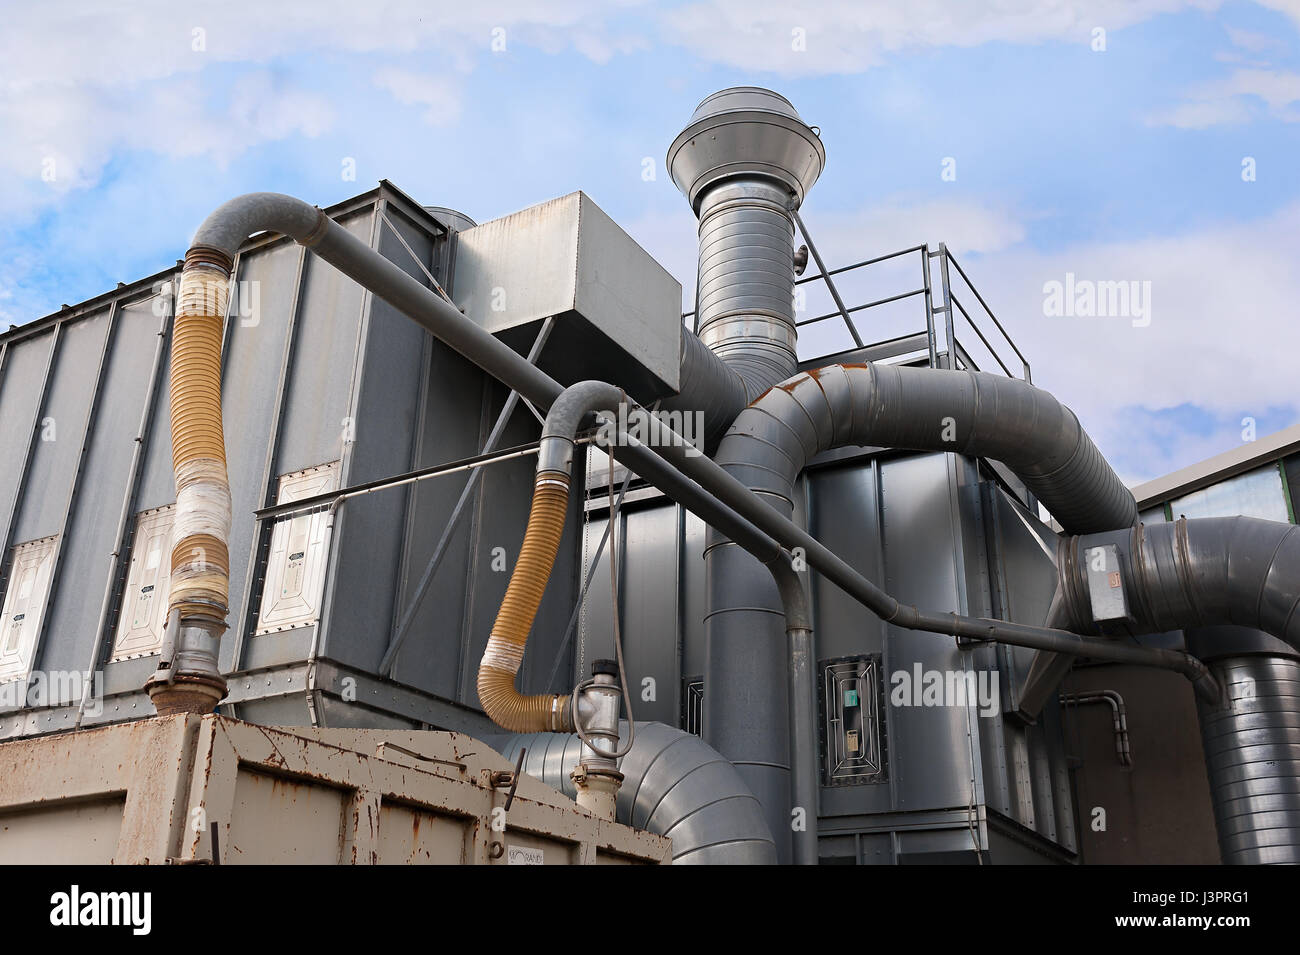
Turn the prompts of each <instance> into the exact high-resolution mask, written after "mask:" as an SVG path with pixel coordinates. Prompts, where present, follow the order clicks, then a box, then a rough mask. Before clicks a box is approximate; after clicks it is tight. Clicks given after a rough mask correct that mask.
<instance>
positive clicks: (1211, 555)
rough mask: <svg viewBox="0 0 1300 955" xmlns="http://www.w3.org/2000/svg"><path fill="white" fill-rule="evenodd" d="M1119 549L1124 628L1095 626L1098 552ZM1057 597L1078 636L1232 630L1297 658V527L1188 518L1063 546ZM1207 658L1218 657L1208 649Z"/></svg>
mask: <svg viewBox="0 0 1300 955" xmlns="http://www.w3.org/2000/svg"><path fill="white" fill-rule="evenodd" d="M1108 546H1109V547H1114V548H1115V555H1116V557H1117V558H1118V561H1119V566H1118V567H1112V566H1110V563H1109V562H1110V560H1111V558H1110V557H1109V556H1106V557H1104V558H1103V559H1104V560H1105V561H1106V563H1107V565H1106V567H1105V568H1103V569H1104V570H1105V571H1107V572H1112V571H1118V572H1119V573H1120V579H1121V583H1122V592H1123V596H1124V598H1125V601H1126V602H1127V605H1128V617H1127V619H1124V618H1118V619H1114V620H1109V621H1106V620H1103V621H1100V622H1099V621H1096V620H1094V619H1093V609H1092V594H1091V591H1090V589H1089V576H1090V575H1089V569H1090V566H1097V565H1096V564H1095V563H1094V555H1095V554H1096V553H1097V551H1096V550H1095V549H1096V548H1107V547H1108ZM1057 574H1058V581H1057V598H1058V601H1059V603H1060V606H1061V612H1062V613H1063V615H1064V617H1063V619H1064V623H1065V625H1066V626H1067V627H1068V628H1069V629H1070V630H1073V631H1075V632H1076V633H1100V632H1107V633H1129V634H1143V633H1160V632H1163V631H1166V630H1180V629H1190V628H1196V627H1214V626H1220V625H1224V624H1235V625H1237V626H1239V627H1252V628H1254V629H1257V630H1262V631H1264V632H1265V633H1267V634H1271V635H1272V636H1274V637H1277V638H1278V639H1279V640H1281V641H1282V642H1283V643H1286V644H1289V645H1290V646H1291V647H1292V648H1294V649H1296V650H1300V612H1297V611H1298V610H1300V586H1298V582H1300V526H1298V525H1295V524H1281V523H1278V522H1276V521H1264V520H1259V519H1258V518H1254V517H1207V518H1200V519H1197V520H1187V519H1186V518H1182V519H1180V520H1177V521H1174V522H1172V523H1160V524H1139V525H1137V526H1136V527H1132V528H1125V529H1124V530H1120V531H1111V532H1109V533H1098V534H1088V535H1085V536H1081V537H1068V538H1063V539H1062V540H1061V541H1060V543H1059V544H1058V545H1057ZM1204 650H1205V652H1206V654H1207V655H1209V654H1210V653H1212V650H1213V648H1211V647H1205V648H1204Z"/></svg>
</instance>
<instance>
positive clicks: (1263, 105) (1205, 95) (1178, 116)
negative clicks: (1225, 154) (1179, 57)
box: [1148, 68, 1300, 129]
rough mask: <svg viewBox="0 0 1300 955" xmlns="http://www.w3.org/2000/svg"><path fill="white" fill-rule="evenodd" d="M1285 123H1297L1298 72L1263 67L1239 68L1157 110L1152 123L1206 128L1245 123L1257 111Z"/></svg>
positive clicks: (1299, 118)
mask: <svg viewBox="0 0 1300 955" xmlns="http://www.w3.org/2000/svg"><path fill="white" fill-rule="evenodd" d="M1261 113H1262V114H1264V115H1267V116H1271V117H1273V118H1274V119H1280V120H1282V121H1283V122H1287V123H1296V122H1300V73H1291V72H1288V71H1285V70H1275V69H1266V68H1255V69H1240V70H1236V71H1234V72H1233V73H1232V74H1230V75H1229V76H1226V77H1224V78H1223V79H1221V80H1217V81H1215V82H1213V83H1207V84H1205V85H1203V86H1201V87H1199V88H1197V89H1196V90H1193V91H1192V92H1191V94H1190V99H1189V101H1188V102H1186V103H1182V104H1180V105H1178V106H1176V107H1174V108H1172V109H1169V110H1165V111H1163V112H1160V113H1156V114H1154V115H1153V116H1151V117H1150V118H1149V120H1148V122H1150V123H1151V124H1152V125H1157V126H1177V127H1179V128H1181V129H1205V128H1206V127H1209V126H1217V125H1220V124H1225V123H1244V122H1248V121H1250V120H1252V119H1254V118H1256V117H1257V116H1258V115H1260V114H1261Z"/></svg>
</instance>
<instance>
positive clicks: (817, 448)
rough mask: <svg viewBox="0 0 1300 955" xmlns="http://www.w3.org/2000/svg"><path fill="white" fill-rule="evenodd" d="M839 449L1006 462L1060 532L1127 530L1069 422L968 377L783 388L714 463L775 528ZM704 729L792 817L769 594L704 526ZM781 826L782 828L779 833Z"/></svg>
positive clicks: (982, 377) (1094, 459)
mask: <svg viewBox="0 0 1300 955" xmlns="http://www.w3.org/2000/svg"><path fill="white" fill-rule="evenodd" d="M845 445H866V446H872V447H887V448H908V449H914V450H929V451H955V452H959V453H962V454H970V455H977V456H980V457H991V458H996V459H998V460H1001V461H1003V462H1004V463H1005V464H1007V465H1008V466H1009V467H1010V468H1012V470H1014V471H1015V472H1016V473H1017V475H1018V476H1019V477H1020V478H1021V479H1022V480H1023V481H1024V482H1025V484H1026V485H1027V486H1028V487H1029V488H1030V490H1031V491H1033V492H1034V494H1036V495H1037V496H1038V498H1039V499H1040V500H1042V501H1043V502H1044V503H1045V504H1046V505H1047V507H1048V508H1049V509H1050V510H1051V511H1052V513H1053V514H1054V515H1056V516H1057V518H1058V520H1060V521H1061V522H1062V524H1064V525H1065V526H1066V527H1071V528H1076V529H1078V528H1090V529H1101V528H1110V527H1125V526H1128V525H1130V524H1132V523H1133V522H1134V521H1135V520H1136V519H1137V506H1136V504H1135V503H1134V501H1133V495H1132V494H1130V493H1129V491H1128V489H1127V488H1126V487H1125V486H1124V484H1123V482H1122V481H1120V479H1119V477H1118V476H1117V475H1116V474H1115V472H1114V471H1112V470H1111V468H1110V466H1109V465H1107V464H1106V461H1105V459H1104V458H1102V456H1101V453H1100V452H1099V451H1098V450H1097V448H1096V447H1095V446H1094V445H1093V443H1092V441H1091V440H1089V438H1088V436H1087V434H1086V433H1084V431H1083V429H1082V428H1081V427H1080V426H1079V422H1078V419H1077V418H1075V416H1074V415H1073V414H1072V413H1071V412H1070V410H1069V409H1068V408H1066V407H1065V406H1064V405H1062V404H1061V403H1060V402H1058V401H1057V400H1056V399H1055V398H1053V397H1052V396H1051V395H1050V394H1048V393H1047V392H1045V391H1042V390H1041V389H1039V388H1035V387H1033V386H1032V385H1029V384H1027V383H1025V382H1023V381H1018V380H1016V379H1012V378H1003V377H1001V376H996V375H988V374H982V373H980V372H970V371H948V370H943V369H933V368H908V367H901V366H896V365H870V364H864V365H831V366H828V367H826V368H822V369H819V370H818V371H815V372H807V373H804V374H801V375H798V376H796V377H794V378H791V379H789V380H787V381H785V382H783V383H782V384H781V385H780V386H779V387H777V388H773V389H772V390H771V391H769V392H767V394H765V395H764V396H763V397H762V398H760V399H759V400H758V401H757V402H755V403H754V404H753V405H751V406H750V407H749V408H748V409H746V410H745V411H743V412H742V413H741V414H740V416H739V417H737V419H736V422H735V424H734V425H732V427H731V430H730V431H728V432H727V435H726V437H725V438H723V440H722V443H721V445H720V447H719V448H718V453H717V455H716V461H717V463H718V464H719V465H720V466H721V467H722V468H723V469H724V470H725V471H727V472H728V473H729V474H731V475H732V476H733V477H735V478H737V479H738V480H739V481H740V482H741V483H742V484H744V485H745V486H747V487H748V488H749V489H750V490H751V491H753V492H754V493H755V494H758V495H759V496H760V497H761V498H762V499H763V500H765V501H766V502H767V503H768V505H769V506H770V507H772V508H773V509H774V510H775V511H777V513H779V514H780V515H781V516H782V517H783V518H787V519H788V518H790V517H791V516H792V514H793V512H794V485H795V481H796V480H797V479H798V477H799V473H800V472H801V471H802V470H803V469H804V466H805V465H806V464H807V462H808V461H810V460H811V459H812V458H813V457H814V456H816V455H817V454H818V453H820V452H822V451H826V450H830V449H831V448H836V447H841V446H845ZM705 560H706V566H707V582H708V616H707V618H706V620H707V624H706V632H707V639H708V651H707V655H706V657H705V667H704V699H703V704H702V705H703V714H704V719H703V733H704V737H705V739H707V740H708V741H709V742H710V743H711V744H712V745H713V746H715V747H717V748H718V750H719V751H720V752H722V753H725V754H727V755H728V756H730V757H731V758H732V759H733V760H734V761H735V762H736V764H737V766H738V767H740V769H741V772H742V773H743V774H744V776H745V778H746V779H747V780H748V782H749V784H750V786H751V787H752V788H753V789H754V792H755V793H756V794H757V795H758V797H759V798H760V799H761V800H763V801H764V804H765V805H767V806H768V807H769V814H770V815H769V817H770V818H771V819H772V820H773V826H774V827H775V826H776V822H775V820H776V819H777V818H782V819H787V820H788V818H789V812H790V807H789V804H788V802H787V801H786V800H785V799H784V798H783V796H784V794H786V793H788V792H789V789H790V783H789V773H790V769H789V767H790V764H791V762H792V761H793V762H794V763H795V764H796V765H798V766H802V767H803V768H801V769H800V770H799V772H800V773H808V772H810V770H809V769H808V768H807V767H808V766H809V765H811V766H812V767H813V769H812V770H811V771H813V772H815V765H816V764H815V754H812V753H803V752H799V751H796V752H794V753H791V752H790V747H789V745H788V739H787V736H786V734H785V733H784V732H783V730H784V727H785V726H786V725H787V724H788V722H789V719H788V714H787V712H786V707H787V704H786V697H785V693H784V690H785V686H786V680H785V678H784V666H785V653H784V645H785V629H784V626H783V623H782V619H781V616H780V613H781V603H780V599H779V596H778V594H777V592H776V589H775V587H774V586H773V585H772V583H771V581H770V580H769V579H768V577H767V575H765V574H763V573H761V572H759V568H758V566H757V564H756V562H755V560H754V558H753V557H751V556H750V555H749V554H747V553H746V552H745V551H744V550H742V549H741V548H739V547H736V546H734V545H733V544H732V543H731V542H730V541H729V540H728V539H727V538H726V537H725V536H724V535H723V534H721V533H719V532H718V531H716V530H713V529H710V531H709V537H708V543H707V546H706V549H705ZM786 826H787V828H788V822H787V823H786Z"/></svg>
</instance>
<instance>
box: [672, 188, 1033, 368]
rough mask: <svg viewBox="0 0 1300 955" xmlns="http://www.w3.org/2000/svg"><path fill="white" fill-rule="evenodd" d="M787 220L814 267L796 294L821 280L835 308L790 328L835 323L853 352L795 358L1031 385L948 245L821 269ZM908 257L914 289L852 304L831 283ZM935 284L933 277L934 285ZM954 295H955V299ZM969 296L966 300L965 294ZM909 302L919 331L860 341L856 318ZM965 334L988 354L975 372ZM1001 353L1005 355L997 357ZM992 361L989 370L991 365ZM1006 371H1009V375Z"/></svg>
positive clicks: (1018, 355) (1025, 364) (1018, 354)
mask: <svg viewBox="0 0 1300 955" xmlns="http://www.w3.org/2000/svg"><path fill="white" fill-rule="evenodd" d="M794 217H795V222H796V224H797V225H798V226H799V231H800V232H801V233H802V234H803V238H804V242H805V243H806V245H807V246H808V251H809V252H810V256H809V258H810V260H811V261H810V264H814V265H815V268H816V273H815V274H809V275H805V276H803V277H801V278H799V279H797V280H796V282H795V287H796V289H798V288H800V287H801V286H807V285H810V284H812V283H822V285H823V286H824V287H825V289H826V291H827V292H828V293H829V295H830V298H831V300H832V301H833V302H834V303H835V308H834V309H833V310H831V311H827V312H825V313H823V314H819V315H814V316H812V317H811V318H797V319H796V321H795V326H796V327H797V328H805V327H807V326H810V325H816V324H819V323H821V322H825V321H829V320H831V319H835V318H838V319H839V320H840V321H841V322H842V323H843V325H844V328H845V330H846V331H847V332H848V334H849V336H850V337H851V338H852V340H853V347H852V348H850V349H847V350H845V351H839V352H830V353H826V354H821V355H815V356H804V355H801V356H800V358H801V360H803V361H810V360H811V361H822V362H823V363H825V361H824V360H825V359H833V358H846V359H847V358H850V357H855V358H856V359H858V360H866V361H884V360H890V359H904V360H910V361H913V362H924V363H925V364H928V365H929V366H930V367H932V368H969V369H972V370H974V371H993V372H997V371H999V370H1000V371H1001V373H1002V374H1005V375H1007V376H1008V377H1009V378H1022V379H1024V380H1025V381H1032V380H1033V377H1032V372H1031V369H1030V365H1029V359H1027V358H1026V357H1025V355H1024V353H1023V352H1022V351H1021V350H1020V349H1019V347H1017V345H1016V343H1015V341H1014V340H1012V338H1011V335H1010V333H1008V332H1007V330H1006V327H1005V326H1004V325H1003V324H1002V322H1001V321H1000V320H999V319H998V317H997V315H996V314H995V313H994V312H993V309H992V308H991V307H990V305H989V303H988V301H987V300H986V299H985V298H984V296H983V295H981V294H980V292H979V290H978V289H976V288H975V285H974V283H973V282H971V280H970V277H969V276H968V275H967V274H966V270H965V269H963V268H962V267H961V264H960V263H959V262H958V261H957V259H956V258H955V257H954V256H953V254H952V253H951V252H949V251H948V247H947V246H946V245H945V244H944V243H942V242H941V243H939V247H938V249H935V250H932V249H931V248H930V246H929V245H927V244H922V245H914V246H910V247H909V248H906V249H899V250H898V251H896V252H889V253H886V254H884V255H877V256H875V257H873V258H870V259H864V260H862V261H860V262H854V263H853V264H851V265H843V266H840V267H838V268H834V269H827V268H826V267H825V264H824V262H823V261H822V257H821V255H820V254H818V252H817V248H816V246H815V245H814V244H813V242H812V240H811V238H810V237H809V234H808V230H807V227H806V226H805V225H804V223H803V220H802V219H801V218H800V217H799V215H798V213H795V214H794ZM913 255H914V256H916V257H917V259H918V265H919V268H918V270H917V271H918V273H919V274H918V278H919V281H920V284H919V285H918V286H917V287H916V288H908V289H906V290H905V291H901V292H896V293H894V294H891V295H885V296H881V297H878V298H873V299H870V300H868V301H865V302H859V303H856V304H853V305H848V304H846V302H845V298H844V296H843V295H842V294H841V289H840V283H837V282H836V279H837V278H840V279H843V278H847V277H849V276H854V277H861V276H863V275H865V274H866V273H867V270H870V269H871V267H872V266H879V265H881V264H883V263H886V262H893V261H895V260H898V259H901V258H903V257H905V256H913ZM932 277H933V278H932ZM935 279H937V285H936V281H935ZM954 280H956V281H957V285H956V287H954ZM959 292H960V296H959V295H958V293H959ZM968 295H969V297H967V296H968ZM912 298H920V300H921V312H922V317H923V321H924V324H923V326H922V327H920V328H918V329H917V330H915V331H911V332H906V333H904V334H902V335H896V336H894V337H891V338H886V339H880V340H876V341H871V340H870V339H869V338H867V339H864V338H863V335H862V332H861V331H860V329H859V327H858V322H856V321H855V320H854V319H855V317H856V318H858V319H861V317H862V316H863V315H864V314H867V315H869V313H870V311H871V310H872V309H877V308H881V307H883V306H886V305H892V304H894V303H896V302H901V301H905V300H907V299H912ZM697 307H698V303H697ZM695 316H696V312H693V311H692V312H685V313H683V315H682V318H683V319H687V318H691V319H694V318H695ZM692 325H693V327H695V328H696V331H698V322H693V323H692ZM969 332H974V334H975V337H976V338H977V339H978V340H979V342H980V344H981V345H982V346H983V348H984V350H985V352H987V354H988V355H989V356H990V357H991V359H992V362H993V364H990V363H989V362H988V361H987V360H985V362H984V363H985V365H988V367H985V368H981V367H980V365H979V363H978V362H977V361H976V359H975V358H974V357H973V356H972V355H971V351H970V348H968V347H967V343H969V341H970V340H969V339H967V340H966V343H963V336H964V335H966V334H968V333H969ZM995 341H996V342H999V343H1000V345H1001V351H1000V350H999V348H998V347H995V345H994V342H995ZM1008 349H1009V350H1010V354H1004V353H1006V352H1007V350H1008ZM994 364H995V365H996V367H994V366H993V365H994ZM1012 369H1016V370H1014V371H1013V370H1012Z"/></svg>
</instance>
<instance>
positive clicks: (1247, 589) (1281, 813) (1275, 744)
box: [1057, 517, 1300, 863]
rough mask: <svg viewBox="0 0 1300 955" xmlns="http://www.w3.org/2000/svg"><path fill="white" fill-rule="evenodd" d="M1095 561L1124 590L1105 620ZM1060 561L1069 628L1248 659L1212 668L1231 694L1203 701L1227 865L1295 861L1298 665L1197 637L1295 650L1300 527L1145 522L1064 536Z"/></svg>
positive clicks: (1298, 646)
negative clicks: (1182, 632)
mask: <svg viewBox="0 0 1300 955" xmlns="http://www.w3.org/2000/svg"><path fill="white" fill-rule="evenodd" d="M1098 549H1100V550H1098ZM1097 554H1101V555H1102V557H1103V562H1104V564H1105V566H1104V567H1102V568H1101V573H1102V574H1103V575H1107V576H1108V575H1109V574H1110V573H1111V572H1114V571H1116V569H1117V570H1118V573H1119V575H1120V583H1121V585H1122V586H1121V588H1120V595H1121V596H1122V601H1121V602H1120V603H1118V604H1115V603H1107V604H1102V605H1101V606H1111V607H1113V608H1114V609H1112V610H1110V611H1108V612H1107V613H1106V616H1108V617H1111V619H1107V620H1097V619H1095V616H1097V614H1095V613H1094V610H1093V603H1094V601H1093V595H1092V593H1091V591H1090V588H1089V576H1090V570H1093V571H1094V574H1093V576H1094V577H1095V571H1096V568H1097V563H1096V561H1095V556H1096V555H1097ZM1112 560H1113V561H1116V562H1117V565H1118V566H1117V568H1116V567H1115V566H1112V564H1111V561H1112ZM1057 564H1058V573H1059V582H1058V586H1057V599H1058V601H1059V603H1060V605H1061V607H1062V609H1063V612H1064V614H1065V616H1066V618H1067V619H1068V623H1069V626H1070V628H1071V629H1073V630H1077V631H1078V632H1080V633H1095V632H1098V631H1101V630H1105V631H1107V632H1119V633H1130V634H1139V633H1158V632H1162V631H1165V630H1175V629H1180V628H1181V629H1188V630H1190V631H1192V632H1193V633H1195V642H1196V644H1197V648H1198V650H1199V651H1200V652H1202V653H1203V654H1204V655H1205V656H1207V657H1210V656H1214V655H1216V654H1215V648H1214V646H1213V642H1214V640H1215V639H1216V638H1218V639H1220V640H1222V642H1223V644H1224V646H1223V650H1225V651H1230V652H1235V653H1239V654H1241V655H1236V656H1228V657H1225V658H1223V659H1219V660H1215V661H1214V662H1213V663H1212V664H1211V670H1212V672H1213V673H1214V674H1215V675H1216V676H1217V677H1218V679H1219V681H1220V683H1221V685H1222V686H1223V690H1224V692H1223V695H1222V698H1221V701H1220V702H1219V703H1218V704H1217V705H1216V704H1209V703H1206V702H1205V701H1201V702H1200V703H1199V707H1200V717H1201V736H1202V740H1203V742H1204V745H1205V763H1206V771H1207V773H1208V775H1209V779H1210V795H1211V798H1212V799H1213V802H1214V815H1215V823H1216V825H1217V827H1218V832H1219V846H1220V850H1221V852H1222V854H1223V861H1224V862H1226V863H1258V862H1295V863H1300V778H1298V777H1300V663H1298V662H1297V661H1295V660H1293V659H1288V658H1286V657H1283V656H1278V655H1276V654H1269V653H1248V654H1247V653H1241V650H1240V644H1241V637H1240V631H1237V630H1234V629H1223V630H1219V631H1217V632H1216V631H1215V630H1212V629H1200V628H1213V627H1216V626H1219V625H1224V624H1235V625H1237V626H1238V627H1250V628H1255V629H1258V630H1262V631H1264V632H1265V633H1268V634H1271V635H1272V636H1274V637H1276V638H1277V639H1279V640H1281V641H1283V642H1285V643H1286V644H1289V645H1290V647H1291V648H1293V649H1295V650H1297V651H1300V613H1297V610H1300V591H1298V590H1297V587H1296V581H1297V580H1300V526H1296V525H1294V524H1281V523H1277V522H1275V521H1264V520H1259V519H1257V518H1253V517H1215V518H1204V519H1199V520H1190V521H1189V520H1187V519H1186V518H1182V519H1180V520H1178V521H1175V522H1173V523H1161V524H1150V525H1143V524H1139V525H1138V526H1137V527H1134V528H1131V529H1129V530H1126V531H1123V532H1112V533H1109V534H1090V535H1088V536H1085V537H1072V538H1066V539H1063V540H1062V541H1061V542H1060V544H1059V547H1058V561H1057ZM1108 583H1109V581H1108ZM1098 586H1100V585H1099V584H1098ZM1108 589H1109V590H1111V591H1112V592H1113V591H1114V589H1115V588H1114V587H1113V585H1110V586H1109V587H1108ZM1106 596H1108V597H1111V599H1112V600H1113V599H1114V598H1113V596H1112V595H1111V594H1107V595H1106ZM1256 636H1258V635H1256ZM1190 642H1192V638H1191V635H1190V634H1189V643H1190Z"/></svg>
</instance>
